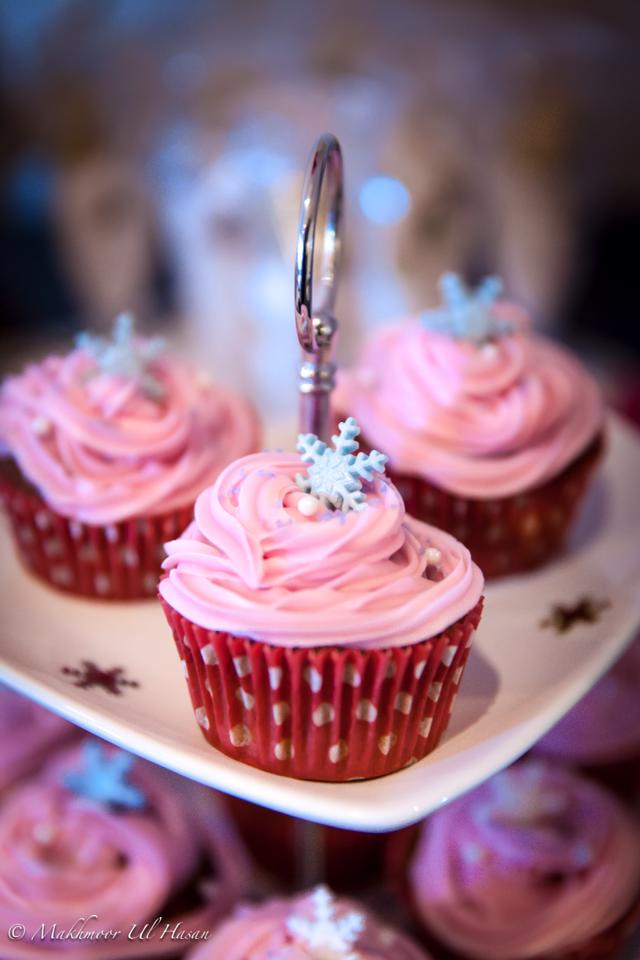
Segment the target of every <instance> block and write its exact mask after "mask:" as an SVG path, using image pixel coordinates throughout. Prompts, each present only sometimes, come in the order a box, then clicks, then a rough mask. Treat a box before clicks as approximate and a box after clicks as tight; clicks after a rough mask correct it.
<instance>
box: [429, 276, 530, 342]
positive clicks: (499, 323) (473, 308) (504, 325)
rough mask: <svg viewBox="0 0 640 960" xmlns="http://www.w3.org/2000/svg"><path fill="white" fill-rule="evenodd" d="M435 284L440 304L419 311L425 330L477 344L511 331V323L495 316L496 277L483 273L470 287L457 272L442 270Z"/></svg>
mask: <svg viewBox="0 0 640 960" xmlns="http://www.w3.org/2000/svg"><path fill="white" fill-rule="evenodd" d="M439 286H440V292H441V293H442V299H443V301H444V305H443V306H442V307H437V308H436V309H435V310H426V311H425V312H424V313H423V314H422V323H423V325H424V326H425V327H426V328H427V330H432V331H434V333H445V334H449V335H450V336H452V337H456V338H459V339H465V340H471V341H472V342H473V343H475V344H478V345H480V344H483V343H486V341H487V340H492V339H493V338H494V337H499V336H501V335H502V334H505V333H510V332H511V330H512V327H511V324H510V323H508V322H507V321H506V320H503V319H501V318H500V317H498V316H496V312H495V309H494V307H495V303H496V300H497V299H498V297H499V296H500V294H501V293H502V281H501V280H500V279H499V278H498V277H485V279H484V280H483V281H482V282H481V283H480V284H479V285H478V286H477V287H476V289H475V290H470V289H469V287H467V285H466V284H465V282H464V280H463V279H462V277H460V276H459V275H458V274H457V273H445V274H443V275H442V277H441V278H440V284H439Z"/></svg>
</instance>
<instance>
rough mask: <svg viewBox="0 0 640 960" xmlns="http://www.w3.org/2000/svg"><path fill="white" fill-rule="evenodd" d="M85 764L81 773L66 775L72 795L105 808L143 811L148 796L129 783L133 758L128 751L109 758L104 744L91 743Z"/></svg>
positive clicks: (89, 743) (84, 753)
mask: <svg viewBox="0 0 640 960" xmlns="http://www.w3.org/2000/svg"><path fill="white" fill-rule="evenodd" d="M82 753H83V763H84V766H83V767H82V768H81V769H80V770H74V771H71V772H69V773H66V774H65V775H64V777H63V784H64V786H65V787H66V788H67V789H68V790H71V792H72V793H75V794H77V795H78V796H80V797H84V798H85V799H87V800H93V801H94V802H95V803H99V804H101V805H104V806H116V807H125V808H126V809H128V810H140V809H141V808H142V807H144V805H145V798H144V794H143V793H142V791H141V790H139V789H138V788H137V787H134V786H133V785H132V784H130V783H127V779H126V777H127V774H128V773H129V771H130V769H131V767H132V765H133V757H132V756H131V754H129V753H125V752H124V750H116V751H114V752H113V753H112V754H111V755H108V754H107V751H106V750H105V749H104V747H103V746H102V744H100V743H95V742H94V741H93V740H87V741H86V742H85V743H84V744H83V748H82Z"/></svg>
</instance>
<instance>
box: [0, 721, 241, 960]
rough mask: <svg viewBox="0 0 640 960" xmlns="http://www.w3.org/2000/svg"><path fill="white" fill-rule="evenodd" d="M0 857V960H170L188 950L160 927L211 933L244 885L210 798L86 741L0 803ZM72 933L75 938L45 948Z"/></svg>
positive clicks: (230, 836) (229, 834)
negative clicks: (13, 933)
mask: <svg viewBox="0 0 640 960" xmlns="http://www.w3.org/2000/svg"><path fill="white" fill-rule="evenodd" d="M0 850H2V856H1V857H0V937H1V939H2V945H1V947H0V955H1V956H2V958H3V960H31V958H34V960H38V958H40V957H42V956H43V955H46V956H48V957H68V958H73V960H124V958H128V957H163V956H173V955H175V954H176V952H178V950H179V949H180V948H184V945H185V942H188V941H185V940H182V941H180V942H179V943H177V942H176V940H175V938H172V937H171V936H170V935H167V936H165V937H162V936H161V934H162V930H163V929H164V927H165V924H168V925H169V926H170V927H171V928H172V929H173V928H176V925H177V929H179V930H180V931H181V932H182V934H183V935H184V936H185V937H186V935H187V934H188V933H191V934H192V935H193V934H195V932H197V931H202V930H205V931H207V930H211V929H212V928H213V927H215V925H216V924H217V923H218V922H219V921H220V920H221V919H222V918H223V917H224V916H225V915H226V914H227V913H228V912H229V910H230V909H231V907H232V906H233V905H234V903H235V901H236V899H237V898H238V896H239V895H240V894H241V893H244V892H245V891H244V885H245V882H246V879H247V874H246V861H245V857H244V851H243V848H242V847H241V846H240V845H239V844H238V842H237V840H236V837H235V833H234V831H233V828H232V826H231V825H230V824H229V823H228V821H227V820H226V819H225V818H224V816H223V815H222V813H221V811H220V810H218V809H217V806H216V803H215V796H214V794H213V793H212V791H207V790H202V789H201V788H199V787H195V786H194V785H193V784H190V783H188V782H186V781H182V780H181V779H180V778H178V777H175V776H174V775H171V774H167V773H166V772H165V771H163V770H161V769H159V768H156V767H153V766H152V765H151V764H148V763H145V762H144V761H141V760H137V759H134V758H133V757H132V756H130V755H129V754H126V753H124V752H123V751H121V750H116V749H115V748H112V747H109V746H107V745H105V744H102V743H101V742H100V741H97V740H93V739H91V740H87V741H86V742H84V743H83V744H82V745H81V746H80V747H78V748H76V749H73V750H71V751H65V752H62V753H60V754H59V755H57V756H56V757H55V758H54V759H53V761H52V762H51V764H50V765H49V766H48V767H46V768H45V769H44V771H43V772H42V774H41V775H39V776H37V777H34V778H33V779H31V780H29V781H25V782H24V783H23V784H21V785H20V786H18V787H17V788H15V789H14V790H13V791H12V792H10V793H9V794H8V795H7V796H6V798H5V799H4V801H3V803H2V804H1V805H0ZM158 917H159V918H162V920H161V922H160V923H159V924H157V925H156V926H155V928H154V929H153V931H152V933H151V935H150V936H149V937H148V938H145V937H144V936H141V934H144V932H145V924H150V923H151V924H152V923H153V921H154V920H156V918H158ZM83 918H84V919H83ZM16 924H19V925H21V927H20V929H24V936H22V937H21V938H16V939H11V938H10V937H9V936H7V931H8V930H9V929H10V928H12V926H15V925H16ZM73 929H76V930H81V931H82V933H83V936H78V937H75V938H73V937H66V938H64V937H63V938H56V931H58V932H60V931H63V932H68V931H71V930H73ZM147 929H148V928H147ZM105 932H107V933H110V934H111V935H110V936H107V937H105V936H104V934H105ZM100 933H102V936H100V935H99V934H100Z"/></svg>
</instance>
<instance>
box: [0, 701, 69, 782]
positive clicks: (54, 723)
mask: <svg viewBox="0 0 640 960" xmlns="http://www.w3.org/2000/svg"><path fill="white" fill-rule="evenodd" d="M74 729H75V728H74V727H73V726H72V725H71V724H70V723H67V722H66V720H63V719H62V718H61V717H57V716H56V715H55V713H51V712H50V711H49V710H44V709H43V708H42V707H39V706H38V705H37V704H36V703H33V701H32V700H28V699H27V698H26V697H21V696H20V694H18V693H14V692H13V691H12V690H9V689H8V688H7V687H3V686H0V740H1V741H2V749H1V750H0V790H3V789H4V788H5V787H7V786H9V784H11V783H13V781H14V780H17V779H18V778H19V777H21V776H23V775H24V774H26V773H29V772H30V771H31V770H32V769H33V768H34V766H35V765H36V764H38V763H39V762H40V760H41V759H42V757H43V756H44V755H45V754H46V752H47V751H48V750H50V749H51V747H52V746H54V745H55V744H56V743H57V742H58V741H62V740H63V739H64V738H65V737H68V736H70V735H71V734H72V733H73V731H74Z"/></svg>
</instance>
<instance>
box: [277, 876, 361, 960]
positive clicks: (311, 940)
mask: <svg viewBox="0 0 640 960" xmlns="http://www.w3.org/2000/svg"><path fill="white" fill-rule="evenodd" d="M311 902H312V904H313V917H311V918H309V917H301V916H293V917H289V918H288V919H287V929H288V930H289V933H291V934H292V935H293V936H294V937H296V939H297V940H299V941H302V943H304V945H305V946H306V947H309V948H310V949H311V951H312V954H311V955H312V958H313V960H358V957H359V955H358V954H357V953H356V952H354V951H353V950H352V947H353V946H354V945H355V943H356V941H357V939H358V937H359V935H360V933H361V932H362V930H363V929H364V925H365V918H364V915H363V914H361V913H355V912H354V913H345V914H343V915H342V916H341V917H338V916H337V915H336V904H335V900H334V897H333V894H332V893H331V891H330V890H328V889H327V887H323V886H320V887H316V888H315V890H314V891H313V893H312V894H311Z"/></svg>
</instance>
